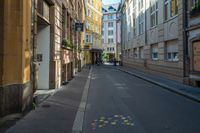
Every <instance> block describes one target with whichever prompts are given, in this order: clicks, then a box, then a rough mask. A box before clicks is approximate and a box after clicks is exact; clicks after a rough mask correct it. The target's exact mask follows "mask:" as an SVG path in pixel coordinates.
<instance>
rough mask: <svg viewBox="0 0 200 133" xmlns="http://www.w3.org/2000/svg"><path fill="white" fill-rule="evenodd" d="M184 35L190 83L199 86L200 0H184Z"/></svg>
mask: <svg viewBox="0 0 200 133" xmlns="http://www.w3.org/2000/svg"><path fill="white" fill-rule="evenodd" d="M186 2H187V3H186V4H185V5H186V9H187V10H186V11H187V12H186V17H187V19H186V21H187V22H186V26H187V28H186V31H187V33H186V35H187V38H188V40H187V41H186V42H187V49H188V51H187V53H186V54H187V56H188V62H189V66H188V70H189V71H188V74H189V79H190V84H191V85H193V86H197V87H200V1H199V0H194V1H191V0H189V1H186Z"/></svg>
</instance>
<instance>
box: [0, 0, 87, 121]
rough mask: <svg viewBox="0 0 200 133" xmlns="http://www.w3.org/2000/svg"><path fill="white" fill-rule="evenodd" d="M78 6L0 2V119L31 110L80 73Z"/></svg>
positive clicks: (60, 1)
mask: <svg viewBox="0 0 200 133" xmlns="http://www.w3.org/2000/svg"><path fill="white" fill-rule="evenodd" d="M84 2H85V1H84V0H70V1H69V0H31V1H28V0H18V1H13V0H2V1H1V2H0V19H1V20H3V21H1V22H0V23H1V26H0V29H1V30H2V31H3V32H1V33H0V41H1V44H2V45H0V117H3V116H6V115H9V114H11V113H19V112H23V111H25V110H26V109H28V107H30V108H31V107H32V103H33V102H34V99H35V98H36V97H35V93H36V92H37V91H38V90H50V89H59V88H60V87H61V85H62V84H65V83H66V82H68V81H69V80H71V79H72V78H73V76H74V75H75V73H77V72H78V71H80V70H81V60H83V57H81V45H83V44H82V42H83V39H84V38H83V37H82V36H81V34H82V33H81V32H78V31H76V27H75V25H76V24H77V23H83V10H84V8H85V4H84Z"/></svg>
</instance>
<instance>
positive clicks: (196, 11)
mask: <svg viewBox="0 0 200 133" xmlns="http://www.w3.org/2000/svg"><path fill="white" fill-rule="evenodd" d="M199 13H200V0H198V1H197V2H196V3H195V4H194V6H193V7H192V10H191V12H190V15H191V16H194V15H197V14H199Z"/></svg>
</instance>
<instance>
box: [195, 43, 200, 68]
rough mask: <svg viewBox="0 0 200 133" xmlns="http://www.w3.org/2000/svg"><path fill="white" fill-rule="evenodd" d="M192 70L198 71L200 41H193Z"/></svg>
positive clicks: (199, 64)
mask: <svg viewBox="0 0 200 133" xmlns="http://www.w3.org/2000/svg"><path fill="white" fill-rule="evenodd" d="M193 50H194V71H198V72H200V41H198V42H194V43H193Z"/></svg>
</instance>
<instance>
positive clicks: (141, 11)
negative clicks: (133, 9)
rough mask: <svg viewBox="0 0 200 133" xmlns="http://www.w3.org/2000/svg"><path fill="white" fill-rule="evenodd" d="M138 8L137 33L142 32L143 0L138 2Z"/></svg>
mask: <svg viewBox="0 0 200 133" xmlns="http://www.w3.org/2000/svg"><path fill="white" fill-rule="evenodd" d="M138 8H139V10H138V11H139V34H143V33H144V13H143V0H140V1H139V3H138Z"/></svg>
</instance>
